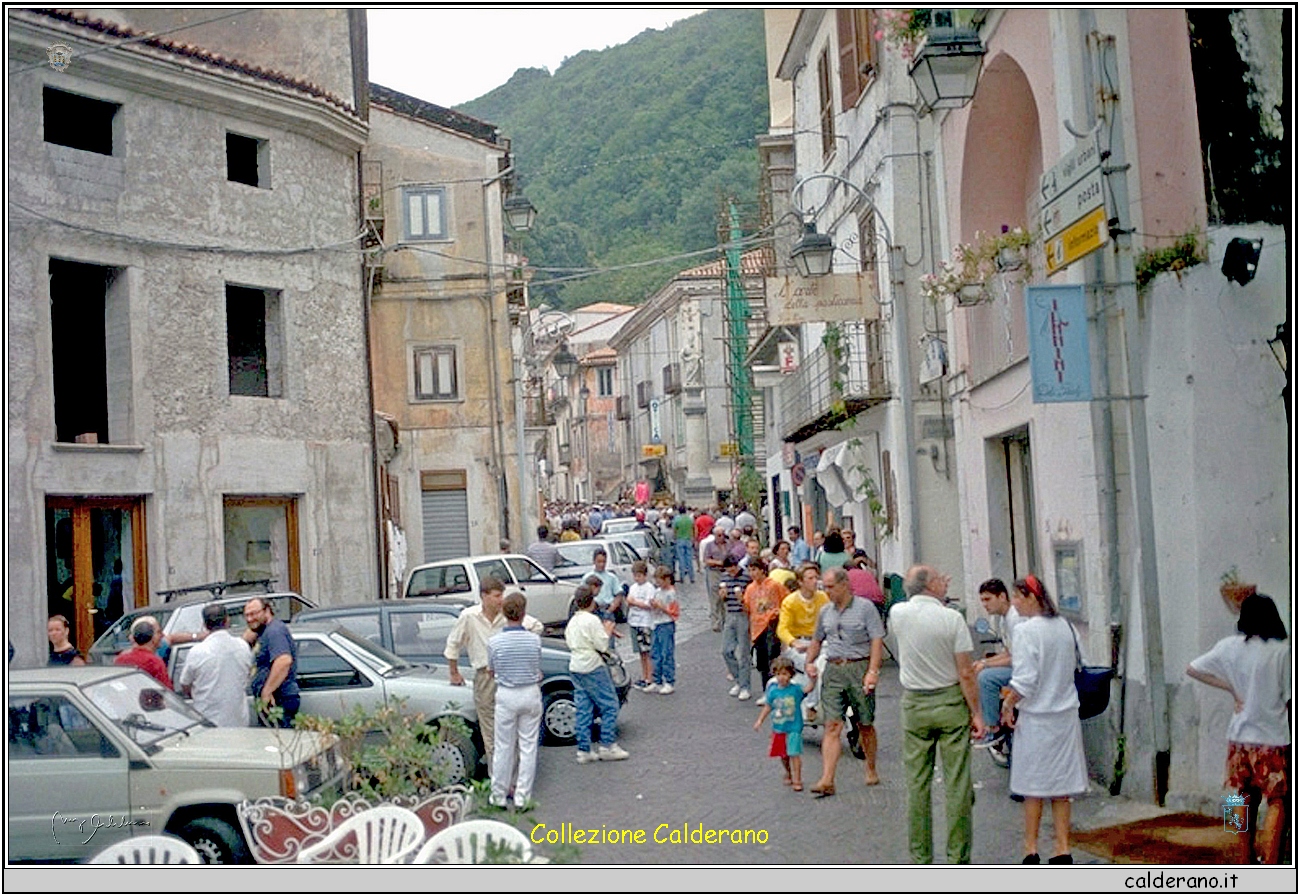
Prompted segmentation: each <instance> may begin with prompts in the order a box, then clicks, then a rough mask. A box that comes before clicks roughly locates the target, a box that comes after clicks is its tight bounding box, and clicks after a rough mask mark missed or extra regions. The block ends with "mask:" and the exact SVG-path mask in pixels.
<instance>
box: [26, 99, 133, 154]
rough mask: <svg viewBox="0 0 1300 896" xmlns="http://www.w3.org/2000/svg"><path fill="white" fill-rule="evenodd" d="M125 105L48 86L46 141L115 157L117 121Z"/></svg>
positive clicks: (45, 105) (45, 106) (45, 110)
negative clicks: (115, 126)
mask: <svg viewBox="0 0 1300 896" xmlns="http://www.w3.org/2000/svg"><path fill="white" fill-rule="evenodd" d="M121 108H122V107H121V105H120V104H118V103H110V102H106V101H105V100H95V99H91V98H90V97H88V96H81V95H79V94H76V93H68V92H67V91H66V90H58V89H56V88H54V87H46V88H45V96H44V113H45V114H44V118H45V142H46V143H57V144H58V145H59V146H70V147H72V148H73V149H84V150H85V151H86V152H95V153H99V154H100V155H102V156H111V155H112V154H113V123H114V119H115V118H116V117H117V112H118V110H119V109H121Z"/></svg>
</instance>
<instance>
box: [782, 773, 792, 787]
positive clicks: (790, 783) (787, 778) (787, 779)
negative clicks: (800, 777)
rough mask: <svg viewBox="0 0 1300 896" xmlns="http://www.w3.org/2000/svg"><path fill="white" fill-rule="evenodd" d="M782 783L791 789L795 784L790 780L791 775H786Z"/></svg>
mask: <svg viewBox="0 0 1300 896" xmlns="http://www.w3.org/2000/svg"><path fill="white" fill-rule="evenodd" d="M781 783H782V784H784V785H785V786H786V787H791V786H793V784H792V782H791V778H790V776H789V775H786V776H785V777H784V778H782V779H781Z"/></svg>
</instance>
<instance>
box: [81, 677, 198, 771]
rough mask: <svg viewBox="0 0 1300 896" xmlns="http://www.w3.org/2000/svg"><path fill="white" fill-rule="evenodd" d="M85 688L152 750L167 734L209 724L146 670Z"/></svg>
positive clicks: (101, 708) (131, 735)
mask: <svg viewBox="0 0 1300 896" xmlns="http://www.w3.org/2000/svg"><path fill="white" fill-rule="evenodd" d="M85 691H86V696H87V697H88V698H90V701H91V702H92V703H94V704H95V706H96V707H98V708H99V711H100V712H102V713H103V714H104V715H106V716H108V717H109V718H110V719H112V720H113V722H114V724H116V725H117V727H119V728H121V729H122V731H124V732H125V733H126V736H127V737H129V738H131V740H133V741H135V742H136V743H137V744H139V745H140V746H142V747H144V748H145V749H146V750H149V751H150V752H153V751H154V750H156V749H157V743H158V741H160V740H162V739H163V738H164V737H167V736H168V735H171V734H175V733H177V732H179V731H188V730H189V729H191V728H194V727H196V726H198V725H203V724H206V720H205V719H204V718H203V715H202V714H201V713H199V712H198V710H195V709H193V708H192V707H190V705H189V704H187V703H186V702H185V701H184V700H182V699H181V698H180V697H178V696H177V695H176V694H175V693H174V692H172V691H171V690H170V689H169V688H165V687H163V686H162V685H161V684H159V683H158V682H157V681H155V680H154V679H153V678H151V677H149V676H148V675H146V674H144V673H143V672H132V673H131V674H129V675H119V676H116V677H114V678H110V679H108V680H106V681H101V682H98V683H97V684H92V685H88V686H87V687H86V689H85Z"/></svg>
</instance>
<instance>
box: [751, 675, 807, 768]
mask: <svg viewBox="0 0 1300 896" xmlns="http://www.w3.org/2000/svg"><path fill="white" fill-rule="evenodd" d="M792 678H794V663H792V662H790V660H789V659H787V658H786V657H783V656H781V657H777V658H776V659H774V660H772V678H771V680H770V681H768V683H767V692H766V696H767V705H766V706H764V707H763V709H762V711H761V712H760V713H759V714H758V720H757V721H755V722H754V730H755V731H757V730H758V729H759V728H761V727H762V726H763V720H764V719H766V718H767V717H768V715H769V714H770V715H771V716H772V747H771V749H770V750H768V754H767V755H769V756H775V757H777V758H778V759H780V760H781V765H782V766H784V768H785V783H786V785H787V786H789V787H791V788H793V789H794V790H803V710H802V705H803V698H804V695H805V694H807V693H808V692H809V691H810V690H812V687H813V683H812V682H811V681H809V682H807V683H806V684H805V685H803V686H802V687H800V686H799V685H797V684H794V683H793V682H792V681H791V679H792Z"/></svg>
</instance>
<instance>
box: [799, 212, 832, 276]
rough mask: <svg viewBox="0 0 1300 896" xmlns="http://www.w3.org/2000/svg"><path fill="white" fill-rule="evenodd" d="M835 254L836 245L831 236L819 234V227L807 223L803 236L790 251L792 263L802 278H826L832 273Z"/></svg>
mask: <svg viewBox="0 0 1300 896" xmlns="http://www.w3.org/2000/svg"><path fill="white" fill-rule="evenodd" d="M834 254H835V245H834V244H833V243H832V242H831V238H830V236H829V235H828V234H825V233H818V232H817V225H816V224H815V223H814V222H812V221H807V222H805V223H804V225H803V236H801V237H799V239H798V241H796V242H795V244H794V248H792V249H791V250H790V261H792V262H793V263H794V266H795V269H796V270H797V271H798V272H799V275H800V276H801V277H824V276H826V275H827V274H829V273H830V272H831V262H832V259H833V256H834Z"/></svg>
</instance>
